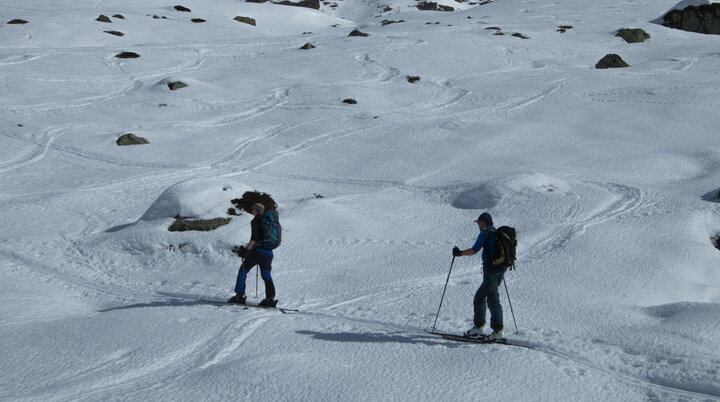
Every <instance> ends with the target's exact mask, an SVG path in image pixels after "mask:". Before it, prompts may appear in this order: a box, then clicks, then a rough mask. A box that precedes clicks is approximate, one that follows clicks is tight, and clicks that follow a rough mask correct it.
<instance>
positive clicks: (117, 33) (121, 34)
mask: <svg viewBox="0 0 720 402" xmlns="http://www.w3.org/2000/svg"><path fill="white" fill-rule="evenodd" d="M103 32H105V33H108V34H110V35H115V36H124V35H125V34H124V33H122V32H120V31H103Z"/></svg>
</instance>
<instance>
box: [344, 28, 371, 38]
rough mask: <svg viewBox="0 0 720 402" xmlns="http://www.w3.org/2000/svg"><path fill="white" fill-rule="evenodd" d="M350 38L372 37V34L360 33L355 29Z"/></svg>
mask: <svg viewBox="0 0 720 402" xmlns="http://www.w3.org/2000/svg"><path fill="white" fill-rule="evenodd" d="M348 36H364V37H368V36H370V34H367V33H365V32H360V31H359V30H357V29H353V31H352V32H350V34H349V35H348Z"/></svg>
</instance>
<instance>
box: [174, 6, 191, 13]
mask: <svg viewBox="0 0 720 402" xmlns="http://www.w3.org/2000/svg"><path fill="white" fill-rule="evenodd" d="M174 8H175V9H176V10H177V11H182V12H185V13H190V12H192V11H190V9H189V8H187V7H183V6H175V7H174Z"/></svg>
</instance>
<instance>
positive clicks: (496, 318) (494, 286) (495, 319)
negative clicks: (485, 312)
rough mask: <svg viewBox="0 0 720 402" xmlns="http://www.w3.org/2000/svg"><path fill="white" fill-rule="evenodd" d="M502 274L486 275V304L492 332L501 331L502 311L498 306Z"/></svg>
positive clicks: (499, 305)
mask: <svg viewBox="0 0 720 402" xmlns="http://www.w3.org/2000/svg"><path fill="white" fill-rule="evenodd" d="M504 274H505V273H504V272H497V273H492V274H490V275H486V277H487V278H488V293H487V304H488V308H489V309H490V327H491V328H492V329H493V330H494V331H499V330H501V329H503V311H502V304H500V290H499V288H500V283H502V280H503V276H504Z"/></svg>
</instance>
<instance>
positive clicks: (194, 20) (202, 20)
mask: <svg viewBox="0 0 720 402" xmlns="http://www.w3.org/2000/svg"><path fill="white" fill-rule="evenodd" d="M190 21H192V22H194V23H196V24H200V23H203V22H205V20H204V19H202V18H193V19H191V20H190Z"/></svg>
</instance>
